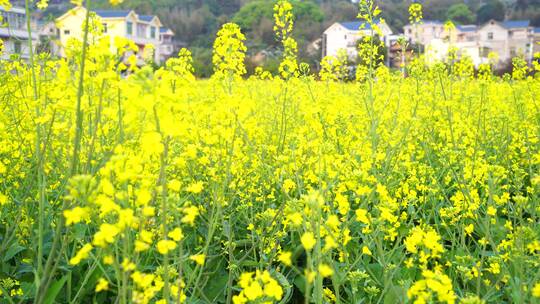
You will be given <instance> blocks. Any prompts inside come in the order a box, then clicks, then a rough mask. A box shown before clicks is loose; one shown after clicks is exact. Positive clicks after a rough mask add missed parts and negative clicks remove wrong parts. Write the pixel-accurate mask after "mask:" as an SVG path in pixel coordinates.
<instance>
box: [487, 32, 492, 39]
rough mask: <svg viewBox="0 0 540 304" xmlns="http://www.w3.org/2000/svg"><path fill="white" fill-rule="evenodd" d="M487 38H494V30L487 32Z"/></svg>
mask: <svg viewBox="0 0 540 304" xmlns="http://www.w3.org/2000/svg"><path fill="white" fill-rule="evenodd" d="M487 38H488V40H493V33H492V32H489V33H488V34H487Z"/></svg>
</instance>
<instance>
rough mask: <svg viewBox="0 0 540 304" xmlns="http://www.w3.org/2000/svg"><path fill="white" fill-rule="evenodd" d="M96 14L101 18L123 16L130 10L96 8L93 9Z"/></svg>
mask: <svg viewBox="0 0 540 304" xmlns="http://www.w3.org/2000/svg"><path fill="white" fill-rule="evenodd" d="M95 12H96V14H97V15H98V16H100V17H101V18H123V17H126V16H127V15H129V13H130V12H131V11H105V10H97V11H95Z"/></svg>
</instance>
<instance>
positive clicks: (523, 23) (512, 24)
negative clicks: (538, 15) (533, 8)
mask: <svg viewBox="0 0 540 304" xmlns="http://www.w3.org/2000/svg"><path fill="white" fill-rule="evenodd" d="M502 24H503V26H504V27H506V28H517V27H528V26H529V24H530V21H529V20H510V21H504V22H503V23H502Z"/></svg>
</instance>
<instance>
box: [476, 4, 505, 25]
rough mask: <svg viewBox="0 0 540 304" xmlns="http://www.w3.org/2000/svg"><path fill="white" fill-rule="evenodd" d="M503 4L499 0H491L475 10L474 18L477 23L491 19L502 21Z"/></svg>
mask: <svg viewBox="0 0 540 304" xmlns="http://www.w3.org/2000/svg"><path fill="white" fill-rule="evenodd" d="M505 12H506V11H505V7H504V4H503V3H502V2H501V1H499V0H491V1H489V2H488V3H486V4H484V5H482V6H481V7H480V9H478V11H477V12H476V20H477V21H478V22H479V23H484V22H487V21H489V20H491V19H494V20H497V21H502V20H504V16H505Z"/></svg>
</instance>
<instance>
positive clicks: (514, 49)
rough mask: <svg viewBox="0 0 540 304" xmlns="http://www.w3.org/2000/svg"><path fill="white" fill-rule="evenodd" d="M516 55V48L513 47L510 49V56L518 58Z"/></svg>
mask: <svg viewBox="0 0 540 304" xmlns="http://www.w3.org/2000/svg"><path fill="white" fill-rule="evenodd" d="M516 54H517V52H516V48H515V47H511V48H510V56H511V57H516Z"/></svg>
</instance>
